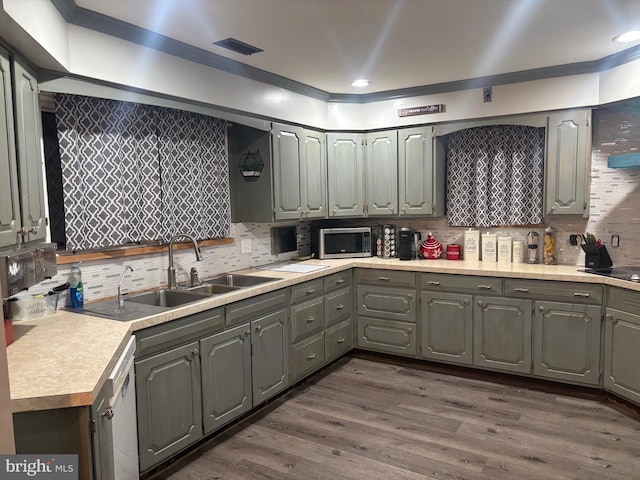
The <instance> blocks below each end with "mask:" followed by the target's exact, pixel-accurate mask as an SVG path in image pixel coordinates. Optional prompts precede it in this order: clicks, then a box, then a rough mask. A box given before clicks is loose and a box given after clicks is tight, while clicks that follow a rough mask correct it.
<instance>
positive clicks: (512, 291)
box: [504, 279, 602, 303]
mask: <svg viewBox="0 0 640 480" xmlns="http://www.w3.org/2000/svg"><path fill="white" fill-rule="evenodd" d="M504 283H505V295H508V296H511V297H521V298H531V299H534V300H538V299H540V300H553V299H556V300H568V301H571V302H572V303H602V287H601V286H600V285H595V284H592V283H571V282H553V281H547V280H544V281H541V280H517V279H507V280H505V282H504Z"/></svg>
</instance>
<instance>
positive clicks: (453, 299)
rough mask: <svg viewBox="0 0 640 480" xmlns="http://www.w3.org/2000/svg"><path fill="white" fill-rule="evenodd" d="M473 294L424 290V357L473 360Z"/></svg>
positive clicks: (455, 361) (460, 361)
mask: <svg viewBox="0 0 640 480" xmlns="http://www.w3.org/2000/svg"><path fill="white" fill-rule="evenodd" d="M472 298H473V297H472V296H471V295H461V294H454V293H435V292H422V356H423V357H424V358H431V359H434V360H442V361H444V362H454V363H462V364H466V365H471V364H472V363H473V309H472V305H471V302H472Z"/></svg>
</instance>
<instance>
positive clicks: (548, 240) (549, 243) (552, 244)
mask: <svg viewBox="0 0 640 480" xmlns="http://www.w3.org/2000/svg"><path fill="white" fill-rule="evenodd" d="M557 233H558V231H557V230H556V229H555V228H553V227H547V228H545V229H544V244H543V248H542V261H543V263H544V264H545V265H555V264H556V263H558V257H557V254H556V235H557Z"/></svg>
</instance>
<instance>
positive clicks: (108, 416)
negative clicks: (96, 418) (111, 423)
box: [101, 407, 113, 420]
mask: <svg viewBox="0 0 640 480" xmlns="http://www.w3.org/2000/svg"><path fill="white" fill-rule="evenodd" d="M101 415H102V416H103V417H104V418H106V419H107V420H111V419H112V418H113V408H111V407H109V408H107V409H106V410H105V411H104V412H102V414H101Z"/></svg>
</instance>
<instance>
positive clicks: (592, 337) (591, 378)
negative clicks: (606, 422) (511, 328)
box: [533, 301, 601, 385]
mask: <svg viewBox="0 0 640 480" xmlns="http://www.w3.org/2000/svg"><path fill="white" fill-rule="evenodd" d="M534 306H535V317H534V326H533V329H534V354H533V373H535V374H536V375H541V376H544V377H549V378H556V379H559V380H565V381H569V382H576V383H586V384H589V385H597V384H598V382H599V381H600V323H601V322H600V316H601V308H600V307H599V306H596V305H580V304H572V303H559V302H541V301H537V302H535V304H534Z"/></svg>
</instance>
